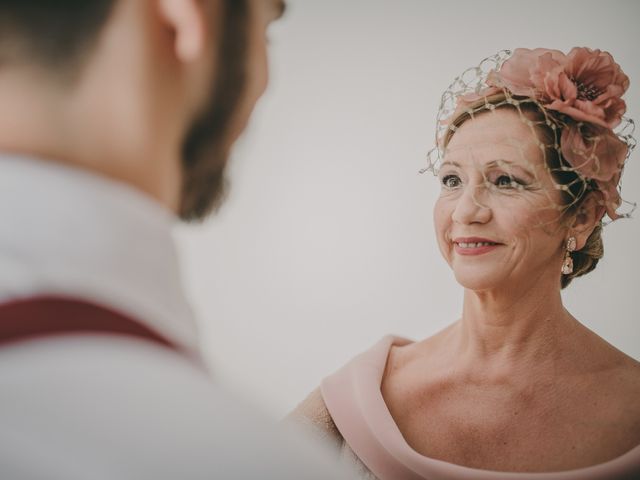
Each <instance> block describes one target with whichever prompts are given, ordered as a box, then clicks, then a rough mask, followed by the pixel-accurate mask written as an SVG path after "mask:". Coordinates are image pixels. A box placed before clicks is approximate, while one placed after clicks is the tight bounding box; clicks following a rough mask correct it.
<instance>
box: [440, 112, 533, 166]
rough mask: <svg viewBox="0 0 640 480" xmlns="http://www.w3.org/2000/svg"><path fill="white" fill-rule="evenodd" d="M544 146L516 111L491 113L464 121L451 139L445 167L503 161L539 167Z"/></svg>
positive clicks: (445, 154)
mask: <svg viewBox="0 0 640 480" xmlns="http://www.w3.org/2000/svg"><path fill="white" fill-rule="evenodd" d="M543 147H544V144H543V142H542V141H541V140H540V139H539V138H538V135H537V133H536V130H535V127H534V126H532V124H531V122H529V121H527V119H526V118H525V117H524V116H523V115H522V114H520V113H519V112H518V111H515V110H507V109H505V110H494V111H487V112H483V113H482V114H480V115H477V116H475V117H474V118H470V119H468V120H466V121H465V122H464V123H462V125H460V127H458V129H457V130H456V132H455V134H454V135H453V136H452V137H451V140H450V142H449V144H448V145H447V147H446V150H445V152H444V162H443V164H444V163H447V162H455V163H459V164H469V163H478V162H479V163H482V164H485V163H489V162H495V161H500V160H502V161H505V162H510V163H515V164H520V165H526V164H530V165H531V166H533V165H539V164H540V163H541V162H542V161H543V157H544V153H543V152H544V148H543Z"/></svg>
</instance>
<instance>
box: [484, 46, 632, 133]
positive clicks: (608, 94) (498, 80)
mask: <svg viewBox="0 0 640 480" xmlns="http://www.w3.org/2000/svg"><path fill="white" fill-rule="evenodd" d="M487 84H488V85H491V86H496V87H502V88H506V89H508V90H509V91H510V92H511V93H513V94H514V95H521V96H526V97H531V98H534V99H536V100H538V101H539V102H540V103H541V104H542V105H543V106H544V107H545V108H547V109H549V110H555V111H558V112H560V113H563V114H565V115H567V116H569V117H571V118H572V119H573V120H575V121H578V122H579V121H583V122H589V123H592V124H594V125H600V126H602V127H607V128H615V127H617V126H618V125H619V124H620V121H621V119H622V115H623V114H624V112H625V111H626V104H625V102H624V100H622V99H621V98H620V97H621V96H622V95H623V94H624V93H625V92H626V90H627V88H629V77H627V76H626V75H625V74H624V73H623V72H622V69H621V68H620V66H619V65H618V64H617V63H616V62H615V61H614V60H613V57H612V56H611V55H610V54H609V53H608V52H602V51H600V50H591V49H589V48H585V47H576V48H573V49H572V50H571V51H570V52H569V54H568V55H565V54H564V53H562V52H560V51H559V50H549V49H546V48H536V49H534V50H529V49H526V48H518V49H516V50H515V51H514V53H513V55H512V56H511V58H509V59H508V60H507V61H506V62H504V64H503V65H502V67H501V68H500V71H498V72H495V71H494V72H491V73H490V74H489V76H488V77H487Z"/></svg>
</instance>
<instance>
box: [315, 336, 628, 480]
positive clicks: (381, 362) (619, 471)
mask: <svg viewBox="0 0 640 480" xmlns="http://www.w3.org/2000/svg"><path fill="white" fill-rule="evenodd" d="M410 343H413V341H411V340H409V339H406V338H402V337H397V336H393V335H387V336H385V337H383V338H382V339H381V340H380V341H379V342H378V343H377V344H375V345H374V346H373V347H372V348H371V349H369V350H367V351H365V352H363V353H361V354H360V355H358V356H356V357H355V358H354V359H353V360H351V361H350V362H349V363H347V364H346V365H345V366H344V367H342V368H341V369H340V370H338V371H337V372H335V373H334V374H332V375H330V376H329V377H326V378H325V379H324V380H323V381H322V384H321V392H322V396H323V399H324V401H325V404H326V406H327V409H328V410H329V413H330V414H331V417H332V418H333V420H334V423H335V424H336V426H337V428H338V430H339V431H340V433H341V434H342V436H343V437H344V439H345V441H346V442H347V444H348V445H349V446H350V448H351V449H352V450H353V451H354V452H355V453H356V455H358V457H359V458H360V459H361V460H362V462H363V463H364V464H365V465H366V466H367V468H369V469H370V470H371V471H372V472H373V473H374V474H375V475H376V476H377V477H378V478H379V479H381V480H391V479H393V480H418V479H425V478H429V479H430V480H431V479H434V480H435V479H442V480H445V479H453V478H456V479H469V480H489V479H492V480H506V479H518V480H551V479H554V480H556V479H557V480H578V479H580V480H587V479H588V480H591V479H593V480H595V479H598V480H599V479H603V480H604V479H611V478H630V477H626V476H628V475H629V474H630V473H631V472H635V473H636V474H640V445H638V446H637V447H635V448H633V449H631V450H630V451H628V452H626V453H624V454H622V455H620V456H619V457H616V458H614V459H611V460H609V461H607V462H604V463H600V464H597V465H592V466H589V467H584V468H579V469H573V470H563V471H559V472H535V473H530V472H502V471H492V470H481V469H477V468H472V467H465V466H463V465H458V464H454V463H450V462H446V461H443V460H437V459H434V458H431V457H427V456H425V455H422V454H421V453H419V452H417V451H416V450H414V449H413V448H412V447H411V446H410V445H409V444H408V443H407V441H406V440H405V439H404V437H403V435H402V432H401V431H400V429H399V427H398V425H397V424H396V423H395V420H394V419H393V417H392V416H391V412H390V411H389V409H388V407H387V404H386V403H385V400H384V398H383V396H382V392H381V389H380V387H381V383H382V378H383V375H384V371H385V367H386V363H387V359H388V356H389V352H390V349H391V347H392V346H395V345H397V346H404V345H408V344H410Z"/></svg>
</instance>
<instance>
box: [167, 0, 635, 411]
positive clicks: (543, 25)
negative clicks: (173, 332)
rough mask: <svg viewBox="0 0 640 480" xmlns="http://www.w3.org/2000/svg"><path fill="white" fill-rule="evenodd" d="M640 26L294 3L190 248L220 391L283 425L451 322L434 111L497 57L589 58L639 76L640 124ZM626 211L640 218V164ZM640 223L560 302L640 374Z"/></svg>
mask: <svg viewBox="0 0 640 480" xmlns="http://www.w3.org/2000/svg"><path fill="white" fill-rule="evenodd" d="M638 19H640V2H637V1H633V0H627V1H610V2H606V3H603V2H602V1H601V0H598V1H585V0H579V1H578V0H570V1H568V0H565V1H558V0H553V1H540V0H537V1H535V2H525V1H513V0H511V1H488V0H484V1H482V2H480V1H473V0H468V1H460V0H458V1H426V0H393V1H392V0H289V8H288V12H287V14H286V17H285V18H284V19H283V20H282V21H281V22H280V23H279V24H277V25H275V26H274V27H273V29H272V30H271V33H270V38H271V47H270V48H271V84H270V87H269V89H268V91H267V93H266V95H265V96H264V98H263V100H262V101H261V102H260V103H259V105H258V108H257V111H256V114H255V115H254V117H253V120H252V122H251V125H250V127H249V129H248V131H247V132H246V135H245V136H244V137H243V139H242V140H241V142H240V143H239V144H238V146H237V148H236V149H235V151H234V155H233V158H232V161H231V166H230V169H229V177H230V179H231V184H232V187H231V190H230V195H229V198H228V200H227V202H226V204H225V205H224V206H223V207H222V209H221V210H220V212H218V214H217V215H215V216H214V217H212V218H211V219H210V220H209V221H208V222H207V223H206V224H204V225H203V226H199V227H192V226H190V227H181V228H180V230H179V231H178V242H179V248H180V253H181V256H182V260H183V265H184V276H185V281H186V284H187V289H188V291H189V294H190V297H191V299H192V302H193V305H194V308H195V310H196V314H197V315H198V317H199V319H200V322H201V325H200V328H201V330H202V334H203V343H204V345H203V346H204V349H205V350H206V352H207V355H208V359H209V361H210V362H211V364H212V365H213V369H214V371H215V372H216V375H217V376H218V377H219V378H220V379H222V381H224V382H227V383H228V384H230V385H231V387H232V388H234V389H237V390H239V391H241V392H243V393H245V394H246V395H249V396H250V397H252V398H253V401H254V403H259V404H260V405H262V407H263V408H264V409H266V410H267V411H269V412H270V413H272V414H274V415H278V416H280V415H284V414H285V413H286V412H287V411H288V410H290V409H291V408H293V407H294V406H295V405H296V404H297V403H298V402H299V401H300V400H301V399H302V398H303V397H304V396H305V395H306V394H307V393H308V392H309V391H310V390H312V389H313V388H315V387H316V386H317V385H318V382H319V381H320V379H321V378H322V377H323V376H325V375H327V374H329V373H331V372H332V371H334V370H335V369H337V368H338V367H339V366H341V365H342V364H343V363H345V362H346V361H347V360H348V359H350V358H351V357H352V356H354V355H355V354H357V353H358V352H360V351H362V350H364V349H366V348H368V347H369V346H370V345H372V344H373V343H374V342H376V341H377V340H378V339H379V338H380V337H382V336H383V335H385V334H387V333H395V334H397V335H402V336H407V337H410V338H414V339H420V338H423V337H426V336H429V335H431V334H433V333H435V332H436V331H438V330H440V329H441V328H443V327H444V326H446V325H447V324H449V323H451V322H452V321H454V320H455V319H457V318H458V316H459V314H460V311H461V298H462V289H461V287H459V285H458V284H457V283H456V282H455V281H454V279H453V276H452V275H451V272H450V271H449V269H448V267H447V265H446V264H445V262H444V260H442V258H441V257H440V254H439V252H438V249H437V246H436V243H435V238H434V232H433V226H432V207H433V203H434V200H435V198H436V196H437V194H438V191H439V185H438V182H437V181H436V180H435V178H434V177H433V176H432V175H429V174H426V175H419V174H418V170H419V169H420V168H421V167H422V166H423V165H424V155H425V153H426V152H427V151H428V150H429V148H431V146H432V144H433V136H434V127H435V116H436V112H437V108H438V103H439V98H440V95H441V94H442V92H443V91H444V89H445V88H446V87H447V85H449V83H450V82H451V81H452V80H453V78H454V77H455V76H457V75H458V74H460V73H461V72H462V71H463V70H464V69H465V68H467V67H471V66H474V65H477V64H478V63H479V62H480V60H482V59H483V58H485V57H487V56H489V55H492V54H494V53H495V52H497V51H498V50H502V49H505V48H507V49H514V48H517V47H527V48H535V47H546V48H556V49H559V50H562V51H565V52H568V51H569V50H570V48H571V47H573V46H588V47H591V48H600V49H602V50H607V51H610V52H611V53H612V54H613V55H614V57H615V59H616V61H617V62H618V63H619V64H620V65H621V66H622V67H623V69H624V70H625V72H626V73H627V74H628V75H629V77H630V78H631V87H630V89H629V91H628V93H627V95H626V101H627V105H628V115H629V116H630V117H632V118H636V119H640V108H639V101H640V58H639V56H638V45H640V29H639V28H638V25H637V22H638ZM639 130H640V129H639ZM637 136H639V137H640V131H638V135H637ZM623 197H624V198H625V199H627V200H630V201H640V148H639V149H638V150H636V152H635V154H632V156H631V159H630V160H629V163H628V164H627V168H626V171H625V176H624V180H623ZM639 216H640V211H639V212H638V213H637V214H636V215H635V217H636V218H634V219H631V220H621V221H618V222H615V223H613V224H612V225H610V226H608V227H607V228H606V229H605V232H604V240H605V249H606V253H605V258H604V260H603V261H602V262H601V264H600V265H599V266H598V267H597V269H596V270H595V271H594V272H592V273H591V274H589V275H588V276H586V277H583V278H581V279H578V280H576V281H574V283H573V284H572V285H571V286H570V287H569V289H568V290H567V291H566V292H565V293H564V294H563V295H564V299H565V303H566V305H567V307H568V309H569V310H570V311H571V312H572V313H573V314H574V315H575V316H576V317H577V318H579V319H580V320H582V321H583V322H584V323H585V324H586V325H587V326H589V327H590V328H591V329H593V330H594V331H596V332H597V333H598V334H600V335H601V336H602V337H604V338H605V339H606V340H608V341H609V342H611V343H612V344H614V345H615V346H617V347H618V348H620V349H621V350H623V351H625V352H626V353H628V354H630V355H632V356H633V357H635V358H636V359H640V315H639V313H640V298H639V296H638V293H640V292H639V289H638V281H637V279H638V276H639V275H640V251H639V247H638V239H640V218H638V217H639Z"/></svg>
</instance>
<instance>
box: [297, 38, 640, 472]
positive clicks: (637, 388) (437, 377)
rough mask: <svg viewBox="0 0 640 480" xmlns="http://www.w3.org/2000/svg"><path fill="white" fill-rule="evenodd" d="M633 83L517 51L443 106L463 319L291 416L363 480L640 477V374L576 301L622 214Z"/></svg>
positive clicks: (442, 139)
mask: <svg viewBox="0 0 640 480" xmlns="http://www.w3.org/2000/svg"><path fill="white" fill-rule="evenodd" d="M628 84H629V81H628V78H627V77H626V75H625V74H624V73H623V72H622V71H621V69H620V67H619V66H618V65H617V64H616V63H615V62H614V61H613V59H612V57H611V56H610V55H609V54H608V53H605V52H601V51H599V50H595V51H593V50H590V49H587V48H574V49H573V50H572V51H571V52H569V53H568V54H566V55H565V54H563V53H562V52H559V51H556V50H546V49H536V50H526V49H518V50H516V51H515V52H514V53H513V55H510V53H509V52H502V53H500V54H498V55H496V56H494V57H490V58H489V59H486V60H484V61H483V62H482V63H481V64H480V65H479V66H478V67H477V68H474V69H469V70H468V71H466V72H465V73H464V74H463V75H462V76H461V77H459V78H457V79H456V80H455V81H454V83H452V85H451V86H450V88H449V89H448V91H447V92H445V94H444V95H443V101H442V105H441V109H440V114H439V117H438V119H439V128H438V135H437V139H438V148H437V149H435V150H434V151H433V153H432V155H430V169H431V170H433V171H434V172H436V173H437V175H438V178H439V180H440V183H441V189H442V191H441V195H440V197H439V199H438V201H437V203H436V205H435V209H434V220H435V230H436V235H437V238H438V243H439V247H440V250H441V252H442V254H443V256H444V258H445V259H446V261H447V262H448V264H449V265H450V267H451V269H452V270H453V273H454V275H455V278H456V280H457V281H458V283H460V284H461V285H462V287H463V288H464V304H463V313H462V318H460V319H459V320H458V321H456V322H455V323H453V324H452V325H450V326H449V327H447V328H445V329H444V330H443V331H441V332H439V333H437V334H436V335H434V336H432V337H430V338H427V339H426V340H423V341H420V342H412V341H409V340H406V339H403V338H397V337H392V336H388V337H385V338H383V339H382V340H381V341H380V342H379V343H378V344H376V345H375V346H374V347H373V348H372V349H370V350H369V351H366V352H364V353H362V354H361V355H359V356H358V357H356V358H355V359H353V360H352V361H351V362H350V363H348V364H347V365H345V366H344V367H343V368H342V369H340V370H339V371H338V372H336V373H335V374H333V375H331V376H329V377H327V378H326V379H324V380H323V382H322V384H321V387H320V389H318V390H317V391H315V392H313V393H312V394H311V395H310V396H309V398H307V399H306V400H305V401H304V402H303V403H302V404H301V405H300V406H299V407H298V408H297V409H296V410H295V411H294V412H293V413H292V415H291V417H293V418H294V419H297V420H300V421H301V422H303V423H304V424H307V425H309V426H311V427H312V428H313V430H314V431H315V432H316V433H318V434H319V435H321V436H323V437H325V438H327V439H329V440H330V441H332V442H333V443H334V444H335V445H336V447H337V448H338V449H339V451H340V455H341V456H342V457H343V459H344V460H345V461H346V462H348V463H351V464H353V465H354V466H356V467H357V468H358V469H359V470H360V472H361V475H362V477H363V478H380V479H383V480H387V479H394V480H403V479H421V478H429V479H453V478H465V479H499V478H519V479H552V478H553V479H576V480H577V479H611V478H640V401H638V399H639V398H640V364H639V363H638V362H637V361H635V360H634V359H632V358H630V357H628V356H627V355H625V354H624V353H622V352H620V351H619V350H617V349H615V348H614V347H613V346H611V345H610V344H608V343H607V342H606V341H604V340H603V339H602V338H600V337H598V336H597V335H596V334H595V333H594V332H592V331H590V330H589V329H587V328H586V327H585V326H583V325H582V324H581V323H580V322H579V321H578V320H577V319H575V318H574V317H573V316H572V315H571V314H570V313H569V312H568V311H567V310H565V308H564V307H563V305H562V299H561V296H560V290H561V288H564V287H566V286H567V285H568V284H569V283H570V282H571V280H572V279H573V278H575V277H577V276H580V275H584V274H586V273H588V272H589V271H591V270H592V269H593V268H595V266H596V264H597V262H598V260H599V259H600V258H601V257H602V253H603V248H602V238H601V227H602V219H603V216H604V215H605V214H606V215H608V216H609V218H610V219H611V220H615V219H616V218H619V217H620V216H621V215H622V214H621V213H620V212H619V211H618V209H619V208H620V205H621V203H622V201H621V198H620V194H619V190H618V184H619V181H620V176H621V173H622V167H623V165H624V163H625V161H626V159H627V157H628V155H629V153H630V150H631V147H632V146H633V138H632V137H631V136H630V134H629V133H628V132H627V131H622V132H621V131H620V130H616V132H614V130H613V129H614V128H619V127H620V125H621V122H622V124H623V125H629V124H630V122H629V121H627V120H626V119H624V118H623V114H624V111H625V103H624V101H623V100H622V99H621V96H622V94H623V93H624V92H625V90H626V89H627V87H628Z"/></svg>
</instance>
